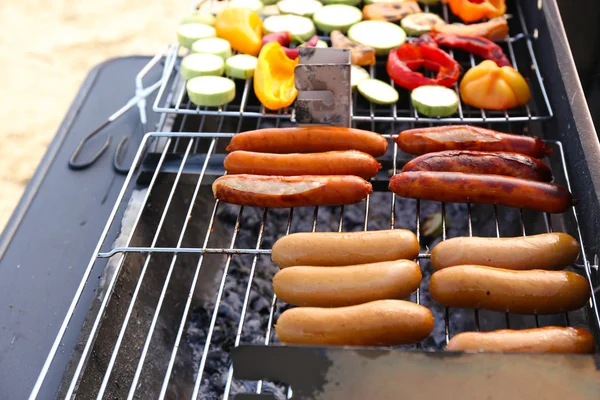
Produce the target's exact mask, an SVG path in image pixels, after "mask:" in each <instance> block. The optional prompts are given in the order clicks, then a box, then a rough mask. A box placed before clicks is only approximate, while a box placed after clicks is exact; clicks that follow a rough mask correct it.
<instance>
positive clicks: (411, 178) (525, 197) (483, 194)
mask: <svg viewBox="0 0 600 400" xmlns="http://www.w3.org/2000/svg"><path fill="white" fill-rule="evenodd" d="M389 189H390V190H391V191H392V192H394V193H396V194H397V195H398V196H401V197H408V198H411V199H421V200H434V201H446V202H451V203H466V202H469V201H470V202H472V203H482V204H497V205H501V206H508V207H516V208H527V209H531V210H537V211H543V212H548V213H562V212H565V211H566V210H567V209H568V208H569V207H571V206H572V205H573V198H572V196H571V193H570V192H569V191H568V190H567V189H566V188H564V187H562V186H558V185H553V184H551V183H544V182H535V181H529V180H525V179H519V178H512V177H508V176H500V175H481V174H463V173H460V172H402V173H400V174H397V175H395V176H393V177H392V179H390V185H389Z"/></svg>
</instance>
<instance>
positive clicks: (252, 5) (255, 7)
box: [229, 0, 263, 14]
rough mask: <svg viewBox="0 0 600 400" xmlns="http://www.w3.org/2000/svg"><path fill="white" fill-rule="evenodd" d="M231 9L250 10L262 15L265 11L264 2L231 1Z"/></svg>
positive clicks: (258, 0) (255, 0) (252, 0)
mask: <svg viewBox="0 0 600 400" xmlns="http://www.w3.org/2000/svg"><path fill="white" fill-rule="evenodd" d="M229 7H234V8H235V7H244V8H249V9H250V10H252V11H254V12H257V13H259V14H260V13H262V10H263V2H262V1H260V0H229Z"/></svg>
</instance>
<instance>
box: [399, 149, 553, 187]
mask: <svg viewBox="0 0 600 400" xmlns="http://www.w3.org/2000/svg"><path fill="white" fill-rule="evenodd" d="M408 171H438V172H443V171H447V172H464V173H467V174H490V175H504V176H514V177H515V178H521V179H530V180H534V181H543V182H549V181H551V180H552V172H551V171H550V168H548V166H547V165H546V164H544V163H543V162H541V161H540V160H538V159H536V158H533V157H531V156H526V155H524V154H518V153H509V152H500V151H499V152H493V153H491V152H484V151H469V150H448V151H440V152H435V153H427V154H423V155H422V156H419V157H417V158H415V159H413V160H411V161H409V162H408V163H406V164H405V165H404V167H403V168H402V172H408Z"/></svg>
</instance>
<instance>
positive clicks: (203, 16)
mask: <svg viewBox="0 0 600 400" xmlns="http://www.w3.org/2000/svg"><path fill="white" fill-rule="evenodd" d="M185 24H204V25H210V26H214V25H215V17H214V16H213V15H212V14H211V13H208V12H204V11H200V10H195V11H194V12H192V13H190V14H188V15H186V16H185V17H183V19H182V20H181V22H180V25H185Z"/></svg>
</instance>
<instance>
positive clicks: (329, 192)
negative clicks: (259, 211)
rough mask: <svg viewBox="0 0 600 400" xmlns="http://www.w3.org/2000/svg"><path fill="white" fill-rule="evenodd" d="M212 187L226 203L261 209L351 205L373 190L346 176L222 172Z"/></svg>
mask: <svg viewBox="0 0 600 400" xmlns="http://www.w3.org/2000/svg"><path fill="white" fill-rule="evenodd" d="M223 79H225V78H223ZM212 188H213V194H214V196H215V198H216V199H219V200H222V201H224V202H226V203H230V204H237V205H240V206H254V207H263V208H267V207H268V208H290V207H310V206H333V205H342V204H354V203H359V202H361V201H362V200H363V199H364V198H365V197H367V195H369V194H370V193H372V192H373V189H372V187H371V184H370V183H369V182H367V181H365V180H364V179H362V178H359V177H357V176H350V175H323V176H314V175H304V176H262V175H226V176H222V177H220V178H218V179H217V180H215V182H214V183H213V187H212Z"/></svg>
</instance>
